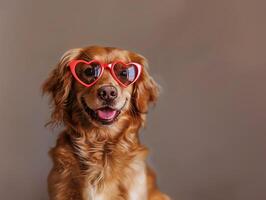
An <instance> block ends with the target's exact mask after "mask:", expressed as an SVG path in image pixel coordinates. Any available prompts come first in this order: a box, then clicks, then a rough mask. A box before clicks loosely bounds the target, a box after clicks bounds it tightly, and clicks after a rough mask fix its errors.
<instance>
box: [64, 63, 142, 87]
mask: <svg viewBox="0 0 266 200" xmlns="http://www.w3.org/2000/svg"><path fill="white" fill-rule="evenodd" d="M69 66H70V70H71V73H72V75H73V76H74V77H75V79H76V80H77V81H78V82H79V83H81V84H82V85H84V86H85V87H90V86H92V85H94V84H95V83H96V82H97V80H99V78H100V77H101V76H102V74H103V71H104V69H105V68H108V69H109V70H110V72H111V74H112V76H113V78H114V79H115V80H116V81H117V82H118V83H119V84H120V85H121V86H123V87H127V86H129V85H131V84H133V83H134V82H135V81H136V80H137V79H138V78H139V76H140V73H141V70H142V65H140V64H139V63H135V62H130V63H127V64H125V63H123V62H122V61H117V62H113V63H110V64H103V63H101V62H99V61H97V60H91V61H85V60H72V61H71V62H70V63H69Z"/></svg>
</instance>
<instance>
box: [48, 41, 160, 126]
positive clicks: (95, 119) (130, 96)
mask: <svg viewBox="0 0 266 200" xmlns="http://www.w3.org/2000/svg"><path fill="white" fill-rule="evenodd" d="M72 60H84V61H86V62H89V61H91V60H97V61H98V62H99V63H104V64H109V63H114V62H117V61H121V62H123V63H130V62H134V63H138V64H140V65H141V66H142V70H141V73H140V76H139V78H138V79H137V80H136V81H135V82H134V83H133V84H130V85H128V86H127V87H124V86H122V85H121V84H120V83H119V82H118V81H117V80H116V79H115V77H114V76H113V75H112V74H111V70H110V69H109V68H104V70H103V72H102V75H101V76H100V78H99V79H98V80H97V81H96V82H95V84H93V85H91V86H89V87H86V86H84V85H82V84H81V83H80V82H79V81H77V80H76V79H75V78H74V76H73V74H72V73H71V70H70V67H69V62H71V61H72ZM81 65H82V64H81ZM96 67H97V66H96ZM81 68H82V66H81ZM146 68H147V62H146V60H145V58H144V57H142V56H140V55H138V54H136V53H133V52H129V51H126V50H121V49H117V48H110V47H98V46H92V47H87V48H84V49H73V50H69V51H68V52H66V53H65V54H64V55H63V57H62V58H61V60H60V62H59V64H58V66H57V68H56V69H54V71H53V72H52V74H51V76H50V77H49V78H48V79H47V81H46V82H45V84H44V85H43V91H44V92H48V93H50V94H51V96H52V99H53V105H54V111H53V113H52V120H51V123H58V122H64V123H66V124H68V123H75V124H77V123H78V124H82V125H83V126H86V125H90V126H91V125H93V126H94V127H95V126H97V127H101V126H109V125H113V124H117V123H119V122H120V121H122V119H125V118H126V119H133V118H134V119H139V121H141V123H143V120H144V117H143V116H142V115H144V114H145V113H146V112H147V109H148V105H149V103H151V102H155V100H156V99H157V96H158V88H157V85H156V83H155V82H154V81H153V79H152V78H151V77H150V75H149V74H148V72H147V69H146ZM78 73H79V76H80V77H83V78H84V79H86V78H88V76H89V75H90V74H88V72H87V71H85V70H80V71H79V72H78Z"/></svg>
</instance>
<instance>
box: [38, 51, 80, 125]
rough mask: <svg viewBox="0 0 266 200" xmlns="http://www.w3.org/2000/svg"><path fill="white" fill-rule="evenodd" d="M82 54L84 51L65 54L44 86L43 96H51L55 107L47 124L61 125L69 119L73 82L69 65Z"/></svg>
mask: <svg viewBox="0 0 266 200" xmlns="http://www.w3.org/2000/svg"><path fill="white" fill-rule="evenodd" d="M81 52H82V49H71V50H68V51H67V52H65V53H64V55H63V56H62V57H61V59H60V61H59V63H58V64H57V66H56V68H55V69H54V70H53V71H52V72H51V74H50V76H49V77H48V79H47V80H46V81H45V82H44V84H43V85H42V91H43V94H48V95H49V96H50V98H51V99H50V103H51V105H52V107H53V110H52V114H51V120H50V121H49V122H48V123H47V124H50V125H56V124H60V123H61V122H64V121H65V120H64V119H65V118H66V117H67V113H66V106H67V103H68V101H69V99H68V98H69V96H70V92H71V88H72V81H73V78H72V75H71V72H70V69H69V67H68V63H69V62H70V61H71V60H73V59H75V58H77V57H78V56H79V55H80V54H81Z"/></svg>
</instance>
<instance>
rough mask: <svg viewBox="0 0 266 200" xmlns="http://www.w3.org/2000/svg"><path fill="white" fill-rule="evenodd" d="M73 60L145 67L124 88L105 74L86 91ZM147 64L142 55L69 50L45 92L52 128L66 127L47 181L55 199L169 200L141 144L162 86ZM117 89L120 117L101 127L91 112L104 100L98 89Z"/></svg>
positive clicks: (102, 49)
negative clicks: (142, 131)
mask: <svg viewBox="0 0 266 200" xmlns="http://www.w3.org/2000/svg"><path fill="white" fill-rule="evenodd" d="M73 59H83V60H90V59H97V60H98V61H100V62H102V63H111V62H113V61H117V60H120V61H123V62H125V63H127V62H136V63H139V64H141V65H142V66H143V70H142V73H141V75H140V78H139V79H138V80H137V81H136V82H135V83H134V84H133V85H130V86H129V87H126V88H123V87H121V86H119V85H118V83H117V82H116V81H115V80H114V79H113V77H112V76H111V75H110V72H109V70H107V69H106V70H105V71H104V74H103V76H102V77H101V78H100V79H99V80H98V81H97V82H96V84H95V85H93V86H92V87H89V88H86V87H84V86H82V85H81V84H80V83H78V82H77V81H76V80H75V79H74V77H73V76H72V74H71V72H70V69H69V66H68V63H69V62H70V61H71V60H73ZM147 67H148V66H147V62H146V59H145V58H144V57H142V56H141V55H139V54H136V53H133V52H129V51H126V50H121V49H118V48H111V47H99V46H91V47H86V48H78V49H72V50H69V51H67V52H66V53H65V54H64V55H63V57H62V58H61V60H60V62H59V63H58V65H57V67H56V68H55V69H54V70H53V71H52V73H51V75H50V77H49V78H48V79H47V80H46V81H45V83H44V84H43V92H44V93H47V94H49V95H50V96H51V104H52V107H53V110H52V114H51V121H50V122H48V124H50V125H57V124H63V125H64V126H65V130H64V131H63V132H62V133H61V134H60V136H59V138H58V140H57V144H56V146H55V147H54V148H53V149H52V150H51V151H50V155H51V157H52V160H53V164H54V166H53V168H52V170H51V172H50V174H49V177H48V188H49V195H50V199H51V200H123V199H124V200H126V199H127V200H167V199H169V197H167V196H166V195H165V194H163V193H161V192H160V191H159V190H158V188H157V186H156V183H155V175H154V173H153V172H152V170H151V169H150V168H149V167H148V166H147V164H146V161H145V160H146V156H147V152H148V151H147V149H146V148H145V147H144V146H143V145H141V144H140V140H139V135H138V131H139V129H140V128H141V127H142V126H143V125H144V123H145V119H146V113H147V111H148V106H149V104H150V103H154V102H155V101H156V99H157V97H158V87H157V85H156V83H155V82H154V80H153V79H152V78H151V76H150V75H149V74H148V69H147ZM103 85H112V86H114V87H116V89H117V90H118V97H117V99H116V101H115V102H114V107H115V108H117V109H118V108H121V107H122V105H124V106H123V109H122V110H121V113H120V115H119V116H118V117H117V118H116V120H115V121H113V122H112V123H110V124H102V123H101V122H99V121H97V120H96V119H94V118H92V116H91V115H90V114H89V113H88V112H86V109H85V108H84V105H82V104H83V103H82V99H83V101H84V102H85V103H86V105H88V106H89V107H90V108H91V109H97V108H98V107H100V106H101V105H102V101H101V100H99V97H98V96H97V94H96V93H97V89H98V88H100V87H101V86H103Z"/></svg>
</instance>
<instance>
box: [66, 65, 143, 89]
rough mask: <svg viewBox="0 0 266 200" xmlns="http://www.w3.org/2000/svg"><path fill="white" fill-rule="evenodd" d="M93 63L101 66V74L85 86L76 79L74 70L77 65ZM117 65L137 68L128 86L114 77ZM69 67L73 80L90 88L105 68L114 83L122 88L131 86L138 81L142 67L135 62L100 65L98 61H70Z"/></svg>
mask: <svg viewBox="0 0 266 200" xmlns="http://www.w3.org/2000/svg"><path fill="white" fill-rule="evenodd" d="M93 62H96V63H99V64H100V66H101V72H100V75H99V76H98V77H97V79H96V80H95V81H93V82H92V83H90V84H86V83H84V82H83V81H81V80H80V79H79V78H78V76H77V74H76V71H75V68H76V66H77V64H79V63H85V64H91V63H93ZM118 63H121V64H123V66H129V65H134V66H136V68H137V76H136V77H135V79H134V80H133V81H132V82H131V83H130V84H128V85H125V84H123V83H122V82H121V81H120V80H119V79H118V78H117V77H116V75H115V72H114V66H115V65H116V64H118ZM69 67H70V70H71V73H72V75H73V76H74V78H75V79H76V80H77V81H78V82H79V83H80V84H82V85H84V86H85V87H91V86H92V85H94V84H95V83H96V82H97V81H98V80H99V79H100V78H101V76H102V75H103V71H104V69H105V68H107V69H109V70H110V72H111V75H112V77H113V78H114V79H115V80H116V82H117V83H119V84H120V85H121V86H122V87H128V86H129V85H131V84H133V83H134V82H136V80H138V78H139V76H140V73H141V71H142V65H141V64H139V63H135V62H129V63H127V64H125V63H124V62H122V61H116V62H113V63H109V64H104V63H101V62H99V61H97V60H90V61H85V60H72V61H70V63H69Z"/></svg>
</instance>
